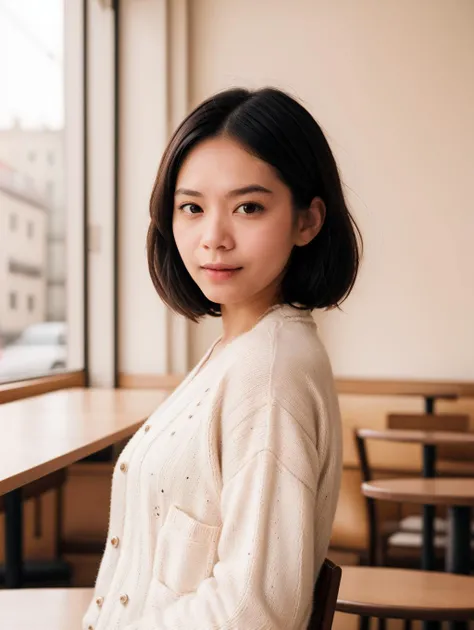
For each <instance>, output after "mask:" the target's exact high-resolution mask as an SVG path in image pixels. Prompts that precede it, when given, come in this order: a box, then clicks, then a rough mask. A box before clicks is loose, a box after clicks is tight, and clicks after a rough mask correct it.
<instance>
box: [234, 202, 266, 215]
mask: <svg viewBox="0 0 474 630" xmlns="http://www.w3.org/2000/svg"><path fill="white" fill-rule="evenodd" d="M241 208H243V209H244V213H243V214H258V213H259V212H262V211H263V206H261V205H260V204H259V203H243V204H242V205H241V206H239V207H238V208H237V210H240V209H241Z"/></svg>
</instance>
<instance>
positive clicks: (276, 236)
mask: <svg viewBox="0 0 474 630" xmlns="http://www.w3.org/2000/svg"><path fill="white" fill-rule="evenodd" d="M250 232H252V231H250V230H249V233H248V234H247V235H246V242H247V244H248V245H247V246H250V244H251V245H252V248H253V249H255V248H257V249H259V250H260V252H261V253H263V252H267V253H268V254H269V255H270V254H271V259H274V260H275V261H276V260H279V259H280V258H284V257H285V256H286V254H287V252H289V251H291V249H292V232H291V225H290V223H288V224H287V221H281V222H275V221H272V222H269V223H268V224H262V225H261V227H260V229H259V230H255V231H253V233H250Z"/></svg>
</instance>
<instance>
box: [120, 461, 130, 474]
mask: <svg viewBox="0 0 474 630" xmlns="http://www.w3.org/2000/svg"><path fill="white" fill-rule="evenodd" d="M120 470H121V471H122V472H123V473H126V472H127V470H128V466H127V464H126V463H125V462H122V463H121V464H120Z"/></svg>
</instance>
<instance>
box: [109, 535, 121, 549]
mask: <svg viewBox="0 0 474 630" xmlns="http://www.w3.org/2000/svg"><path fill="white" fill-rule="evenodd" d="M110 542H111V543H112V547H118V546H119V542H120V540H119V537H118V536H114V537H113V538H112V540H111V541H110Z"/></svg>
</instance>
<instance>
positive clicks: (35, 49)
mask: <svg viewBox="0 0 474 630" xmlns="http://www.w3.org/2000/svg"><path fill="white" fill-rule="evenodd" d="M81 1H82V0H41V2H38V1H37V0H22V1H21V2H18V1H17V0H1V6H0V9H1V10H0V93H1V94H2V98H1V99H0V383H2V382H8V381H14V380H18V379H24V378H29V377H32V378H33V377H37V376H43V375H48V374H49V373H52V372H53V366H54V372H57V368H58V366H61V367H62V368H63V369H80V366H78V364H77V363H78V361H75V362H74V363H75V364H74V365H73V366H72V367H71V364H70V361H69V354H68V349H69V344H70V341H71V338H72V340H73V341H74V345H75V347H81V344H82V340H78V339H77V335H78V334H80V335H83V330H82V329H81V330H78V329H77V324H76V330H75V331H74V332H73V333H71V331H70V330H69V328H68V308H67V306H68V300H69V297H68V295H67V294H66V292H67V279H68V277H69V275H70V274H73V276H74V282H73V284H72V286H76V285H77V286H80V282H79V283H78V282H77V278H78V276H79V277H81V276H80V275H79V274H82V270H79V266H80V265H81V263H80V261H78V263H77V267H78V268H71V265H70V261H69V260H68V255H67V254H68V252H67V248H66V243H67V238H66V236H67V234H66V232H67V230H68V220H67V217H68V213H67V203H69V201H68V196H67V194H66V187H67V183H66V182H67V181H72V180H73V178H71V177H70V176H69V178H68V177H67V173H68V171H67V168H69V169H70V168H71V167H70V166H67V164H66V162H67V159H66V152H67V151H68V150H69V155H70V154H71V153H75V154H77V155H80V154H81V151H82V147H81V146H76V147H70V145H68V142H69V140H68V138H70V137H74V138H76V137H77V138H79V139H81V136H78V134H71V133H69V134H68V128H67V124H70V122H68V123H66V121H71V113H70V110H71V109H74V108H76V109H77V103H81V99H82V92H78V90H82V87H81V82H80V81H75V82H74V86H72V82H71V81H67V78H68V76H71V72H69V75H68V73H67V71H66V68H65V64H71V63H72V62H74V59H79V58H80V55H81V54H82V52H81V51H80V50H78V49H77V48H78V47H79V45H78V42H81V38H82V34H80V35H79V36H76V33H75V34H74V35H75V36H73V37H68V36H67V33H68V32H70V31H67V29H71V28H72V29H76V31H77V29H78V28H82V27H81V26H80V25H78V24H77V19H75V20H74V24H73V23H72V20H71V19H70V17H68V15H69V16H70V15H71V9H72V7H73V6H76V9H75V11H76V13H75V15H77V14H78V13H79V10H80V6H81V5H80V2H81ZM68 12H69V13H68ZM79 14H80V13H79ZM66 18H68V21H67V20H66ZM66 26H67V28H66ZM73 45H74V46H75V47H76V49H72V48H71V47H72V46H73ZM68 47H69V48H68ZM71 60H72V61H71ZM76 66H77V63H76ZM68 67H69V66H68ZM70 86H71V87H70ZM71 90H74V92H73V91H71ZM4 94H7V96H8V98H3V95H4ZM74 111H76V110H74ZM68 112H69V113H68ZM74 122H75V124H76V125H78V126H80V123H81V117H80V115H79V114H78V115H77V116H76V119H75V121H74ZM74 177H75V181H78V179H80V178H82V173H81V172H79V171H78V173H74ZM80 181H82V179H80ZM70 197H73V195H70ZM2 226H9V228H10V229H9V230H5V229H3V228H2ZM53 249H54V251H53ZM76 319H77V318H76ZM71 335H73V337H71ZM19 356H21V357H22V358H21V361H19V360H18V357H19Z"/></svg>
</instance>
